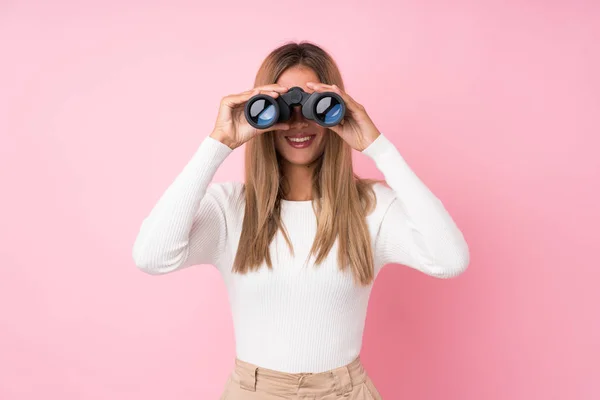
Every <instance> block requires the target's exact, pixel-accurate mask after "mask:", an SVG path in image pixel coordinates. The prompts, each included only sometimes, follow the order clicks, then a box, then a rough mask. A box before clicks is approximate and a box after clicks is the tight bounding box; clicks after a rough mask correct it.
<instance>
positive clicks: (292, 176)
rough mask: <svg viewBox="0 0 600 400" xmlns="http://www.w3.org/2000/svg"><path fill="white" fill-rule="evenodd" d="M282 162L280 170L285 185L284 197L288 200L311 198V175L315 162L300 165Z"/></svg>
mask: <svg viewBox="0 0 600 400" xmlns="http://www.w3.org/2000/svg"><path fill="white" fill-rule="evenodd" d="M282 164H283V165H282V172H283V176H284V177H285V182H286V185H284V198H285V199H286V200H290V201H305V200H312V177H313V174H314V172H315V168H316V166H317V162H316V161H315V162H313V163H311V164H304V165H300V164H292V163H290V162H288V161H284V162H283V163H282Z"/></svg>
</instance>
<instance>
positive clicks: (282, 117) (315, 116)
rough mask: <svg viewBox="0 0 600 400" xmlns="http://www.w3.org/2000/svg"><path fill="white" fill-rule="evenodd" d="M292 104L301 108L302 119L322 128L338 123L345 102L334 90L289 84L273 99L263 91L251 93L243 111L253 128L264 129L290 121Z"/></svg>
mask: <svg viewBox="0 0 600 400" xmlns="http://www.w3.org/2000/svg"><path fill="white" fill-rule="evenodd" d="M295 106H301V107H302V115H303V116H304V118H306V119H309V120H314V121H315V122H316V123H317V124H319V125H321V126H324V127H329V126H334V125H337V124H339V123H340V122H341V121H342V119H343V118H344V115H345V114H346V104H345V103H344V100H342V98H341V96H340V95H338V94H337V93H334V92H321V93H318V92H313V93H307V92H305V91H304V90H303V89H302V88H301V87H299V86H294V87H291V88H290V89H289V90H288V91H287V92H286V93H283V94H280V95H279V96H277V97H276V98H273V97H271V96H268V95H266V94H262V93H259V94H257V95H254V96H252V97H251V98H250V99H249V100H248V101H247V102H246V106H245V107H244V114H245V115H246V120H247V121H248V123H249V124H250V125H252V126H253V127H255V128H257V129H267V128H269V127H270V126H273V125H275V124H276V123H279V122H285V121H287V120H289V119H290V117H291V115H292V107H295Z"/></svg>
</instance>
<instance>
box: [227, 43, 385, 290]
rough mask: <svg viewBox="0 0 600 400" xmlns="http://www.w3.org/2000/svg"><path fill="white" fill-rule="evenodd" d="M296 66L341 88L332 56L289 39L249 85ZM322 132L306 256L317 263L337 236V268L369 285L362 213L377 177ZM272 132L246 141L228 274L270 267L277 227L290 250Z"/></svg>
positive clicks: (370, 264)
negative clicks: (362, 173) (241, 204)
mask: <svg viewBox="0 0 600 400" xmlns="http://www.w3.org/2000/svg"><path fill="white" fill-rule="evenodd" d="M296 66H302V67H309V68H311V69H313V70H314V71H315V73H316V74H317V76H318V77H319V79H320V81H321V82H323V83H327V84H330V85H331V84H336V85H337V86H338V87H340V88H341V89H342V90H344V84H343V81H342V77H341V74H340V71H339V69H338V67H337V65H336V63H335V62H334V60H333V59H332V57H331V56H330V55H329V54H328V53H327V52H326V51H324V50H323V49H322V48H321V47H319V46H317V45H315V44H312V43H310V42H306V41H304V42H300V43H294V42H288V43H286V44H284V45H282V46H280V47H278V48H276V49H275V50H273V51H272V52H271V53H270V54H269V55H268V56H267V57H266V59H265V60H264V61H263V63H262V65H261V67H260V68H259V70H258V73H257V75H256V79H255V83H254V85H255V87H256V86H262V85H267V84H271V83H275V82H277V80H278V79H279V76H280V75H281V74H282V73H283V71H285V70H286V69H288V68H290V67H296ZM327 133H328V134H327V135H325V137H326V139H325V140H326V143H325V149H324V152H323V155H322V157H320V158H319V160H318V161H317V163H318V165H317V166H316V167H315V171H314V175H313V180H312V186H313V188H312V189H313V191H312V193H313V201H312V204H313V208H314V210H315V214H316V215H317V234H316V236H315V240H314V242H313V245H312V249H311V251H310V253H309V256H310V255H316V260H315V263H316V264H317V265H318V264H320V263H321V262H322V261H323V260H324V259H325V258H326V257H327V254H328V253H329V251H330V250H331V248H332V247H333V245H334V242H335V240H336V238H337V240H338V255H337V259H338V263H339V266H340V269H341V270H345V269H346V268H350V269H351V272H352V274H353V278H354V281H355V282H358V283H360V284H362V285H368V284H370V283H371V282H372V281H373V278H374V265H373V264H374V262H373V250H372V245H371V240H370V235H369V229H368V226H367V221H366V216H367V215H368V214H369V213H370V212H371V211H372V210H373V208H374V206H375V202H376V198H375V193H374V191H373V188H372V185H373V183H375V182H378V181H376V180H372V179H361V178H359V177H358V176H357V175H355V174H354V171H353V168H352V148H351V147H350V146H349V145H348V144H347V143H346V142H345V141H344V140H342V139H341V138H340V137H339V136H338V135H337V134H335V133H334V132H333V131H329V132H327ZM273 135H274V132H273V131H270V132H266V133H263V134H261V135H257V136H255V137H254V138H252V139H251V140H249V141H248V142H247V143H246V152H245V185H244V196H245V198H246V204H245V215H244V221H243V225H242V232H241V236H240V241H239V246H238V250H237V254H236V257H235V260H234V264H233V269H232V271H233V272H238V273H246V272H248V270H250V271H253V270H256V269H258V268H259V267H260V265H262V264H263V262H264V263H266V264H267V266H268V267H269V268H273V266H272V260H271V254H270V252H269V244H270V243H271V241H272V240H273V238H274V236H275V234H276V233H277V230H279V229H281V231H282V233H283V236H284V238H285V241H286V242H287V245H288V247H289V248H290V251H291V253H292V254H294V249H293V246H292V243H291V242H290V240H289V237H288V235H287V233H286V230H285V228H284V226H283V223H282V220H281V217H280V212H281V199H282V194H283V192H282V189H283V185H284V177H283V175H282V172H281V171H282V170H281V168H280V155H279V154H278V153H277V151H276V150H275V142H274V136H273Z"/></svg>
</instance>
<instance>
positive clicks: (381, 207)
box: [373, 182, 396, 212]
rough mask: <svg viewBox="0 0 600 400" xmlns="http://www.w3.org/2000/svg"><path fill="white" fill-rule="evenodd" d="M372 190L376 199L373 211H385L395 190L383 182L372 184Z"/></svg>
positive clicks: (394, 196) (394, 195)
mask: <svg viewBox="0 0 600 400" xmlns="http://www.w3.org/2000/svg"><path fill="white" fill-rule="evenodd" d="M373 191H374V192H375V198H376V200H377V204H376V206H375V211H376V212H385V210H387V209H388V207H389V205H390V204H392V201H394V199H395V198H396V192H394V190H393V189H392V188H390V187H389V186H388V185H386V184H385V183H383V182H375V183H374V184H373Z"/></svg>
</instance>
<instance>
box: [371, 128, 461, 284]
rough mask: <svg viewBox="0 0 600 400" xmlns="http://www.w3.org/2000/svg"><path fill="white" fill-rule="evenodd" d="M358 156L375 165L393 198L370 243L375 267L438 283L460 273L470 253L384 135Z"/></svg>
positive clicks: (442, 209)
mask: <svg viewBox="0 0 600 400" xmlns="http://www.w3.org/2000/svg"><path fill="white" fill-rule="evenodd" d="M362 153H363V154H365V155H366V156H368V157H370V158H371V159H372V160H373V161H374V162H375V165H376V166H377V168H378V169H379V170H380V171H381V172H382V173H383V175H384V177H385V181H386V182H387V184H388V185H389V186H390V188H391V189H392V190H393V191H394V194H395V197H394V199H393V200H392V201H391V203H390V204H389V207H388V208H387V210H386V212H385V215H384V217H383V220H382V222H381V225H380V227H379V231H378V234H377V236H376V239H375V244H374V249H375V254H376V257H377V259H378V260H379V263H380V264H387V263H397V264H403V265H406V266H408V267H412V268H415V269H417V270H419V271H422V272H424V273H426V274H428V275H431V276H434V277H437V278H451V277H454V276H457V275H459V274H460V273H462V272H463V271H464V270H465V269H466V268H467V265H468V264H469V259H470V255H469V248H468V245H467V242H466V241H465V239H464V237H463V234H462V232H461V231H460V229H459V228H458V227H457V225H456V223H455V222H454V220H453V219H452V217H451V216H450V214H449V213H448V211H447V210H446V209H445V207H444V205H443V203H442V201H441V200H440V199H438V198H437V197H436V196H435V195H434V194H433V193H432V192H431V190H430V189H429V188H428V187H427V186H426V185H425V184H424V183H423V182H422V181H421V179H419V177H418V176H417V175H416V174H415V173H414V172H413V171H412V169H411V168H410V167H409V165H408V164H407V162H406V161H405V159H404V158H403V157H402V155H401V154H400V152H399V151H398V149H397V148H396V146H394V144H393V143H392V142H391V141H390V140H389V139H388V138H387V137H386V136H384V135H383V134H380V135H379V136H378V137H377V139H375V141H374V142H373V143H371V144H370V145H369V146H368V147H367V148H366V149H364V150H363V151H362Z"/></svg>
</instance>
